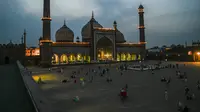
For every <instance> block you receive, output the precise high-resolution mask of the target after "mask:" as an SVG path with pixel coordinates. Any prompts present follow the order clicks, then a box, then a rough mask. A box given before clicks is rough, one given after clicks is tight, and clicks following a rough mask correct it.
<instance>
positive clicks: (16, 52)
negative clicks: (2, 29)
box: [0, 31, 26, 65]
mask: <svg viewBox="0 0 200 112" xmlns="http://www.w3.org/2000/svg"><path fill="white" fill-rule="evenodd" d="M23 36H24V37H23V38H21V41H22V42H21V43H20V44H14V43H13V42H12V41H10V42H9V43H8V44H0V54H1V55H0V65H2V64H9V63H15V62H16V61H17V60H19V61H21V63H22V64H24V62H25V47H26V46H25V44H26V31H24V35H23Z"/></svg>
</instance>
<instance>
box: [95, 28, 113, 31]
mask: <svg viewBox="0 0 200 112" xmlns="http://www.w3.org/2000/svg"><path fill="white" fill-rule="evenodd" d="M94 29H97V30H102V31H110V30H114V29H112V28H94Z"/></svg>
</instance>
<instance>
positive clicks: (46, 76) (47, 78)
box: [32, 74, 58, 82]
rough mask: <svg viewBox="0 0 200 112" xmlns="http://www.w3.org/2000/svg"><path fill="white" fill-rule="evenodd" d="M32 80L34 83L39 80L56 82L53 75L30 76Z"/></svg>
mask: <svg viewBox="0 0 200 112" xmlns="http://www.w3.org/2000/svg"><path fill="white" fill-rule="evenodd" d="M32 78H33V80H34V81H35V82H37V81H38V79H39V78H41V79H42V81H53V80H58V78H57V77H56V76H55V75H53V74H41V75H33V76H32Z"/></svg>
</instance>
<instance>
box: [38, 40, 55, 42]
mask: <svg viewBox="0 0 200 112" xmlns="http://www.w3.org/2000/svg"><path fill="white" fill-rule="evenodd" d="M40 42H53V41H52V40H40Z"/></svg>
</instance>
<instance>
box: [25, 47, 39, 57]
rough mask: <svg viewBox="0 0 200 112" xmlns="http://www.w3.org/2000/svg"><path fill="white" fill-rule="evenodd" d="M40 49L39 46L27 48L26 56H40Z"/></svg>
mask: <svg viewBox="0 0 200 112" xmlns="http://www.w3.org/2000/svg"><path fill="white" fill-rule="evenodd" d="M39 55H40V49H39V48H27V49H26V56H39Z"/></svg>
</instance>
